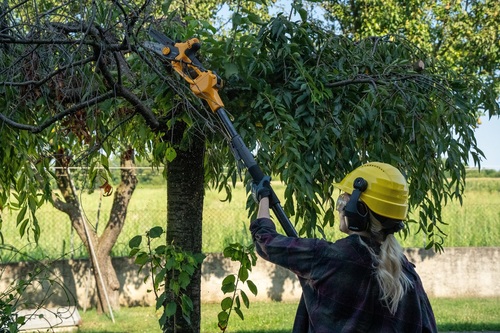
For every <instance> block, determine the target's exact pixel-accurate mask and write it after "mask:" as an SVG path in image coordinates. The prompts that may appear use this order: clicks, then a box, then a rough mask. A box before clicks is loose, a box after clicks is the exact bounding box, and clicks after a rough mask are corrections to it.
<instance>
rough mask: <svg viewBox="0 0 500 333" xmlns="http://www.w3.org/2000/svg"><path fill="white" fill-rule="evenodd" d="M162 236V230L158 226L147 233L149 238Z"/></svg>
mask: <svg viewBox="0 0 500 333" xmlns="http://www.w3.org/2000/svg"><path fill="white" fill-rule="evenodd" d="M162 234H163V228H162V227H159V226H156V227H153V228H151V230H149V233H148V235H149V237H151V238H158V237H160V236H161V235H162Z"/></svg>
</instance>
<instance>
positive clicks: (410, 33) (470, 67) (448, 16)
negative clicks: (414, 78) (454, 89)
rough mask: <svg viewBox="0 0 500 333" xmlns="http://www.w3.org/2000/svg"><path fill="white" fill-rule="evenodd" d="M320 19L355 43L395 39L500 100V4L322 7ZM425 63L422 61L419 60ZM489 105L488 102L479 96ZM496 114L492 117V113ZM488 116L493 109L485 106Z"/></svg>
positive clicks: (486, 0)
mask: <svg viewBox="0 0 500 333" xmlns="http://www.w3.org/2000/svg"><path fill="white" fill-rule="evenodd" d="M321 5H322V7H323V8H324V9H325V10H326V15H325V18H326V20H327V21H328V22H330V24H331V25H333V27H335V29H336V30H337V31H338V32H339V33H340V34H343V35H346V36H350V37H352V38H354V39H361V38H366V37H370V36H382V35H387V34H400V35H403V36H405V37H406V38H407V39H408V40H409V41H411V42H412V43H414V44H415V45H417V46H418V47H419V48H421V49H422V50H423V51H424V52H425V54H426V57H433V58H435V59H437V60H439V61H442V62H444V63H445V64H446V65H447V66H448V67H449V68H452V69H454V70H455V71H456V72H457V73H460V74H461V75H464V76H469V75H470V76H474V77H477V78H479V79H480V80H481V81H482V83H483V85H485V87H487V88H488V89H484V91H483V93H490V94H495V96H497V97H498V96H500V58H499V57H500V32H499V26H500V3H499V2H498V1H494V0H472V1H459V0H452V1H444V2H439V1H416V0H410V1H399V0H389V1H365V0H355V1H343V0H334V1H323V2H321ZM422 60H425V59H422ZM482 98H484V99H485V101H486V100H487V101H489V102H488V103H491V102H493V104H495V103H494V102H495V100H494V98H492V96H482ZM495 110H496V111H495ZM478 111H479V112H481V111H490V113H489V116H490V117H491V116H493V115H494V114H498V112H497V111H498V105H497V106H495V105H488V110H484V109H482V110H478Z"/></svg>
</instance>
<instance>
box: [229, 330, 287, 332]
mask: <svg viewBox="0 0 500 333" xmlns="http://www.w3.org/2000/svg"><path fill="white" fill-rule="evenodd" d="M234 333H290V330H265V331H263V330H250V331H248V330H244V331H240V330H237V331H234Z"/></svg>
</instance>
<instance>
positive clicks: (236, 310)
mask: <svg viewBox="0 0 500 333" xmlns="http://www.w3.org/2000/svg"><path fill="white" fill-rule="evenodd" d="M234 312H236V314H237V315H238V316H239V317H240V318H241V320H245V316H243V312H241V309H240V308H234Z"/></svg>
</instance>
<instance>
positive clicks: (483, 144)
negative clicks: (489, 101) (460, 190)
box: [475, 116, 500, 170]
mask: <svg viewBox="0 0 500 333" xmlns="http://www.w3.org/2000/svg"><path fill="white" fill-rule="evenodd" d="M481 122H482V124H481V125H479V126H478V127H477V129H476V131H475V136H476V140H477V146H478V147H479V149H481V150H482V151H483V153H484V155H485V156H486V158H485V159H483V161H482V162H481V169H483V170H484V169H494V170H500V118H499V117H498V116H493V117H492V118H491V119H488V116H483V117H481Z"/></svg>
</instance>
